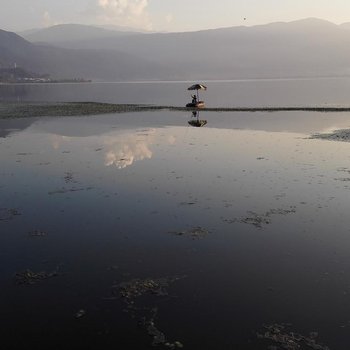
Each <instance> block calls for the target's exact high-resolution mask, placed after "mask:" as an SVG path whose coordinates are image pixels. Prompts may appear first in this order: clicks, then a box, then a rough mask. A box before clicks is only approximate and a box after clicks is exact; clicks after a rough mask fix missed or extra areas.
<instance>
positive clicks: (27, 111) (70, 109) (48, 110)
mask: <svg viewBox="0 0 350 350" xmlns="http://www.w3.org/2000/svg"><path fill="white" fill-rule="evenodd" d="M157 110H169V111H188V112H192V111H195V110H196V109H193V108H186V107H177V106H157V105H145V104H111V103H97V102H61V103H41V102H28V103H26V102H21V103H15V102H13V103H12V102H2V103H0V119H11V118H31V117H69V116H85V115H99V114H112V113H128V112H129V113H130V112H146V111H157ZM197 110H198V109H197ZM199 111H203V112H298V111H301V112H323V113H327V112H328V113H330V112H332V113H336V112H350V106H349V107H317V106H316V107H307V106H306V107H288V106H287V107H213V108H211V107H208V108H201V109H200V110H199Z"/></svg>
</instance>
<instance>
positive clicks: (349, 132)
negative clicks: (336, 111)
mask: <svg viewBox="0 0 350 350" xmlns="http://www.w3.org/2000/svg"><path fill="white" fill-rule="evenodd" d="M309 139H319V140H328V141H341V142H350V129H342V130H335V131H333V132H332V133H328V134H314V135H311V136H310V137H309Z"/></svg>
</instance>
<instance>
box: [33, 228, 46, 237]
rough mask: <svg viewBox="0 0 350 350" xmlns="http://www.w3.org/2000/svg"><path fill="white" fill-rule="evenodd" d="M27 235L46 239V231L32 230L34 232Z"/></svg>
mask: <svg viewBox="0 0 350 350" xmlns="http://www.w3.org/2000/svg"><path fill="white" fill-rule="evenodd" d="M28 235H29V236H30V237H46V236H47V235H48V233H47V232H46V231H42V230H34V231H30V232H29V233H28Z"/></svg>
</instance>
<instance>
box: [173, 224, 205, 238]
mask: <svg viewBox="0 0 350 350" xmlns="http://www.w3.org/2000/svg"><path fill="white" fill-rule="evenodd" d="M169 233H170V234H172V235H175V236H185V237H190V238H192V239H201V238H205V237H206V236H208V234H209V231H208V230H206V229H204V228H202V227H193V228H192V229H190V230H185V231H170V232H169Z"/></svg>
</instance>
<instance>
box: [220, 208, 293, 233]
mask: <svg viewBox="0 0 350 350" xmlns="http://www.w3.org/2000/svg"><path fill="white" fill-rule="evenodd" d="M294 213H296V208H295V207H293V206H291V207H290V209H280V208H278V209H270V210H269V211H267V212H266V213H262V214H257V213H255V212H253V211H249V212H248V214H249V216H244V217H241V218H234V219H224V221H225V222H227V223H229V224H233V223H236V222H238V223H242V224H248V225H253V226H255V227H256V228H258V229H263V228H264V226H266V225H269V224H270V223H271V216H273V215H288V214H294Z"/></svg>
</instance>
